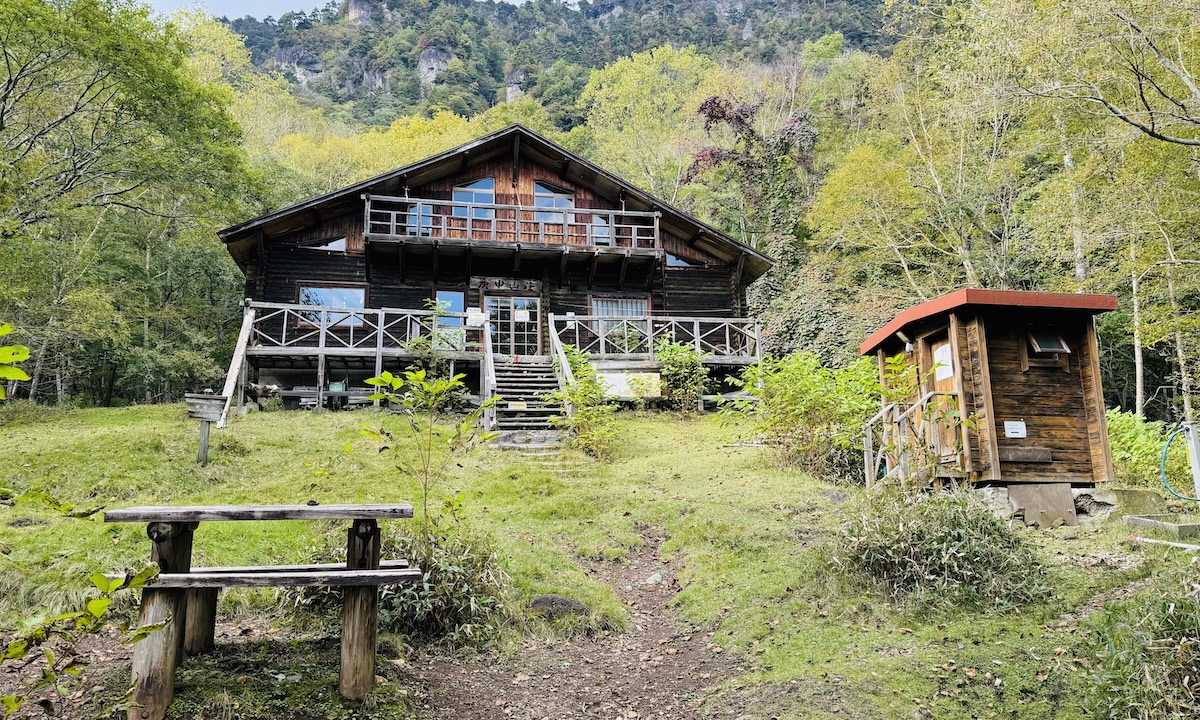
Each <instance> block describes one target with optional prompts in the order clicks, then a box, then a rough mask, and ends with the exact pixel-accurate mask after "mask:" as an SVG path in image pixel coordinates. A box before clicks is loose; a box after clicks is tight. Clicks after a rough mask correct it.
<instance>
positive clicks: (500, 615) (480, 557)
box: [281, 495, 510, 648]
mask: <svg viewBox="0 0 1200 720" xmlns="http://www.w3.org/2000/svg"><path fill="white" fill-rule="evenodd" d="M381 538H382V542H383V545H382V548H381V554H382V555H383V556H384V557H387V558H407V559H408V560H409V561H410V562H411V563H412V566H413V567H416V568H420V570H421V572H422V576H421V579H420V580H418V581H417V582H415V583H412V584H408V585H388V586H384V587H381V588H380V592H379V622H380V629H381V630H383V631H385V632H392V633H399V634H401V635H403V636H404V637H405V640H406V641H407V642H410V643H413V644H421V645H429V644H436V645H442V646H446V647H452V648H459V647H464V646H478V645H482V644H485V643H487V642H489V641H493V640H495V639H496V635H497V633H498V632H499V631H500V630H501V629H502V628H503V627H504V625H505V624H506V623H507V622H509V620H510V616H509V610H508V607H507V605H506V604H505V602H504V593H505V591H506V590H507V588H508V584H509V578H508V575H507V573H505V572H504V570H503V568H502V567H501V565H500V559H499V557H498V556H497V554H496V549H495V543H494V541H493V540H492V538H491V536H490V535H489V534H488V533H487V532H485V531H482V530H479V529H477V528H475V527H473V526H472V525H471V524H470V523H469V522H467V521H466V520H465V519H464V518H463V496H462V495H455V496H453V497H450V496H448V497H446V498H444V500H443V504H442V507H441V508H440V509H439V510H438V512H437V513H436V514H435V516H434V517H433V518H432V522H431V523H430V526H429V535H428V536H427V537H426V536H423V531H422V530H421V529H420V528H419V527H417V526H414V525H411V524H403V525H400V526H397V527H395V528H392V529H390V530H389V532H387V533H383V534H382V535H381ZM313 556H314V558H315V561H317V562H338V561H340V560H341V559H343V558H344V557H345V547H344V536H343V535H342V534H341V533H330V534H328V535H326V537H325V543H324V545H323V546H322V547H321V548H320V549H319V550H317V551H315V553H313ZM281 592H282V595H283V596H284V598H285V601H286V602H287V603H288V604H289V605H291V606H293V607H295V608H297V609H300V610H303V611H306V612H316V613H321V614H324V615H328V616H331V617H332V616H333V615H335V614H336V613H337V612H338V611H339V610H340V608H341V594H340V592H339V591H338V589H337V588H303V589H295V590H292V589H289V590H284V591H281Z"/></svg>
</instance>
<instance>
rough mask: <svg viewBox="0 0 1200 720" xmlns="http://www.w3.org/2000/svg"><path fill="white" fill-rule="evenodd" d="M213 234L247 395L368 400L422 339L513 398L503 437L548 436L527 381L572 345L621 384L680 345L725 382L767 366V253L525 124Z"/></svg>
mask: <svg viewBox="0 0 1200 720" xmlns="http://www.w3.org/2000/svg"><path fill="white" fill-rule="evenodd" d="M219 235H220V237H221V239H222V240H223V241H224V243H225V244H226V247H227V248H228V250H229V252H230V254H231V255H232V256H233V258H234V259H235V260H236V261H237V263H238V266H239V267H240V268H241V269H242V271H243V272H244V273H245V275H246V298H247V300H246V306H245V317H244V320H243V326H242V332H241V336H240V338H239V341H238V347H237V351H236V352H235V357H234V359H233V363H232V364H231V367H230V372H229V378H228V380H227V382H226V388H225V393H224V394H225V395H227V396H231V397H232V398H234V401H235V402H240V401H241V400H240V399H241V398H242V397H243V395H242V391H243V390H244V389H245V387H246V385H247V383H249V382H254V383H256V385H257V386H263V385H270V386H275V387H278V388H280V389H281V394H282V396H283V398H284V401H285V403H287V404H288V406H296V405H299V406H301V407H304V406H317V407H324V406H326V405H329V404H340V405H344V404H347V403H350V404H356V403H360V402H362V401H363V398H364V397H365V395H366V392H365V387H364V385H363V380H364V379H366V378H367V377H369V376H371V375H375V374H378V373H379V372H380V371H382V370H384V369H388V370H393V371H395V370H398V369H401V368H403V367H405V366H407V365H408V364H409V363H411V361H412V359H413V358H414V357H416V354H417V352H418V347H420V346H423V347H425V348H426V349H428V348H432V349H433V350H434V351H435V352H436V353H437V354H438V355H440V356H441V357H444V358H446V359H447V360H449V361H451V362H453V363H454V365H455V370H456V371H457V372H464V373H466V374H467V376H468V382H469V383H471V384H472V385H473V387H474V388H475V389H477V390H478V394H479V396H480V397H490V396H492V395H502V396H503V397H504V398H505V399H506V400H511V401H512V402H511V403H510V404H511V407H508V406H507V405H506V404H505V403H501V405H500V407H499V410H498V411H497V412H498V417H497V418H493V420H492V422H493V423H494V424H495V426H496V427H501V428H504V427H509V428H513V429H515V428H518V427H523V426H528V427H545V426H546V422H545V421H546V420H547V416H548V415H549V414H552V413H553V412H556V411H557V408H552V407H542V403H541V396H542V394H543V393H542V392H536V393H535V392H532V390H531V388H535V387H536V388H541V389H542V390H543V391H544V389H546V388H543V387H542V386H544V385H554V384H561V383H563V382H566V381H567V380H568V378H564V377H563V376H562V375H563V373H562V370H561V367H560V366H561V363H552V362H551V359H552V358H553V357H555V356H561V355H562V354H563V352H564V350H563V348H564V346H566V345H573V346H575V347H576V348H578V349H580V350H583V351H585V352H587V353H589V354H590V357H591V360H592V362H593V365H595V366H596V368H597V370H599V371H601V372H604V373H608V374H609V376H610V377H611V378H613V380H614V381H615V382H614V383H613V384H614V385H617V386H621V385H622V383H621V379H622V377H623V376H624V375H627V374H628V373H635V372H653V371H654V370H655V367H656V366H655V363H654V359H653V347H654V344H655V343H656V342H657V341H658V339H659V338H661V337H664V336H667V335H669V336H671V337H673V338H674V339H675V340H676V341H678V342H686V343H693V344H695V346H696V347H697V348H698V349H699V350H700V351H701V352H702V353H703V355H704V357H705V362H706V363H707V364H709V365H712V366H714V367H716V368H720V369H725V370H726V371H731V370H732V369H734V368H736V367H738V366H741V365H745V364H749V363H751V362H753V361H755V360H756V359H758V357H759V355H760V348H759V328H758V324H757V322H756V321H754V320H752V319H748V318H746V317H745V316H746V314H747V312H746V299H745V298H746V287H747V286H748V285H749V284H750V283H752V282H753V281H754V280H755V279H757V278H758V277H760V276H761V275H762V274H763V273H765V272H766V271H767V270H768V269H769V268H770V267H771V264H772V261H771V260H770V259H769V258H768V257H766V256H765V255H763V254H761V253H759V252H757V251H756V250H754V249H752V248H750V247H747V246H745V245H742V244H741V243H738V242H737V241H735V240H733V239H732V238H730V237H729V236H727V235H725V234H724V233H722V232H720V231H719V230H716V229H715V228H712V227H710V226H709V225H706V224H705V223H703V222H701V221H699V220H697V219H696V218H693V217H691V216H689V215H687V214H686V213H683V212H682V211H680V210H678V209H676V208H674V207H672V206H670V205H669V204H667V203H665V202H663V201H661V200H658V199H657V198H654V197H651V196H650V195H648V194H646V193H645V192H643V191H641V190H639V189H637V188H636V187H634V186H633V185H630V184H629V183H627V182H625V181H623V180H621V179H620V178H618V177H616V176H614V175H612V174H611V173H609V172H607V171H605V170H604V169H602V168H600V167H597V166H596V165H593V164H592V163H590V162H588V161H586V160H584V159H582V158H580V157H578V156H576V155H574V154H573V153H571V152H570V151H568V150H566V149H564V148H562V147H560V146H558V145H556V144H554V143H552V142H550V141H549V140H547V139H545V138H543V137H541V136H540V135H538V134H536V133H534V132H532V131H530V130H528V129H526V128H524V127H522V126H520V125H513V126H511V127H508V128H505V129H504V130H501V131H498V132H495V133H492V134H490V135H487V136H485V137H482V138H479V139H478V140H475V141H473V142H470V143H468V144H466V145H463V146H461V147H457V148H454V149H452V150H448V151H446V152H443V153H440V154H438V155H435V156H433V157H430V158H428V159H425V160H422V161H420V162H416V163H413V164H411V165H408V166H406V167H402V168H399V169H397V170H393V171H391V172H388V173H384V174H383V175H379V176H377V177H374V178H371V179H369V180H365V181H363V182H360V183H358V184H356V185H352V186H350V187H346V188H343V189H341V190H337V191H335V192H331V193H328V194H326V195H322V196H320V197H316V198H312V199H310V200H306V201H304V202H301V203H298V204H296V205H293V206H291V207H288V208H284V209H282V210H278V211H275V212H272V213H270V214H267V215H264V216H262V217H258V218H255V219H253V220H248V221H246V222H244V223H241V224H239V225H235V226H233V227H230V228H227V229H225V230H223V231H221V232H220V233H219ZM432 304H436V307H438V308H439V309H438V310H435V309H433V308H434V305H432ZM485 330H486V331H485ZM555 368H559V369H557V370H556V369H555ZM506 379H507V380H508V381H511V382H510V383H509V384H510V385H511V387H505V380H506ZM526 380H528V382H524V381H526ZM501 391H507V392H501ZM506 416H507V417H506Z"/></svg>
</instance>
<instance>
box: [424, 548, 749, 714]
mask: <svg viewBox="0 0 1200 720" xmlns="http://www.w3.org/2000/svg"><path fill="white" fill-rule="evenodd" d="M661 540H662V539H661V538H658V537H647V538H646V541H647V542H646V544H645V545H644V546H643V547H642V550H641V552H640V553H639V554H638V556H636V557H634V558H632V559H631V560H630V561H629V562H627V563H624V564H615V563H610V564H605V565H597V566H594V567H593V568H592V571H593V572H594V573H595V575H596V576H597V577H599V578H601V579H603V580H604V581H605V582H607V583H609V584H610V585H612V586H613V589H614V590H615V591H616V592H617V594H618V595H619V596H620V597H621V599H622V600H623V601H624V602H625V604H626V605H627V606H628V608H629V622H628V625H627V628H626V631H625V632H624V633H621V634H619V635H614V636H609V637H601V638H591V639H581V640H573V641H569V642H566V641H564V642H559V643H554V644H551V645H532V646H527V647H525V648H524V649H523V651H522V652H521V653H520V655H519V656H518V657H515V658H513V659H512V660H509V661H501V660H498V659H497V658H495V657H487V656H483V657H474V658H468V659H465V660H451V659H446V658H438V657H430V656H418V657H417V658H415V659H414V661H413V673H414V675H415V679H416V681H417V684H418V692H419V693H420V700H421V708H420V713H419V715H420V717H422V718H424V719H427V720H441V719H445V720H483V719H484V718H487V719H488V720H494V719H495V718H514V719H515V720H560V719H566V718H605V719H628V718H638V719H639V720H645V719H647V718H698V717H735V716H736V715H737V713H736V712H735V711H734V710H732V709H731V708H728V707H726V706H725V704H724V703H722V702H720V701H719V696H718V690H719V689H720V686H721V683H722V682H723V681H725V680H727V679H729V678H731V677H734V676H736V675H738V674H740V673H741V672H742V671H743V670H742V669H741V668H739V667H738V663H737V661H736V660H735V659H734V658H731V657H729V655H727V654H726V653H724V652H722V650H721V648H719V647H717V646H715V645H713V644H712V640H711V637H710V634H709V633H705V632H703V631H701V630H699V629H696V628H687V627H686V626H685V625H684V624H683V623H681V622H680V621H679V619H678V616H677V614H676V613H675V612H674V611H673V610H672V609H671V608H670V607H669V603H670V601H671V599H672V598H673V597H674V596H675V593H676V592H678V590H679V587H678V585H677V584H676V583H675V579H674V578H675V575H676V570H677V568H676V567H674V563H667V562H664V561H663V560H662V559H661V558H660V557H659V554H658V547H659V545H660V543H661Z"/></svg>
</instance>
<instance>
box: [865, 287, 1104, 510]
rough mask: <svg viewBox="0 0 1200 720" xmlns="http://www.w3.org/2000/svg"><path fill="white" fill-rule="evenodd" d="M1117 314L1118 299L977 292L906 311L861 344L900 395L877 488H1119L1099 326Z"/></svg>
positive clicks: (882, 439) (868, 464) (869, 470)
mask: <svg viewBox="0 0 1200 720" xmlns="http://www.w3.org/2000/svg"><path fill="white" fill-rule="evenodd" d="M1116 307H1117V299H1116V298H1115V297H1112V296H1108V295H1076V294H1064V293H1042V292H1019V291H1013V290H980V289H974V288H968V289H965V290H959V291H958V292H954V293H951V294H949V295H945V296H943V297H940V298H937V299H935V300H931V301H929V302H926V303H923V304H921V305H917V306H916V307H913V308H909V309H908V310H905V311H904V312H902V313H900V314H899V315H897V316H896V317H895V318H894V319H893V320H892V321H891V322H889V323H887V324H886V325H885V326H883V327H882V328H881V329H880V330H879V331H878V332H876V333H875V334H873V335H872V336H871V337H869V338H868V339H867V340H866V341H865V342H864V343H863V344H862V346H861V348H860V350H861V351H862V353H863V354H864V355H875V356H876V357H877V358H878V360H879V367H880V373H881V376H882V377H883V378H884V384H885V387H887V386H889V385H890V386H891V388H892V392H891V396H890V397H887V398H885V404H884V407H883V409H882V410H881V411H880V413H879V414H878V415H876V417H875V418H874V419H873V420H872V421H871V423H870V425H869V426H868V430H867V434H866V438H865V447H866V452H865V470H866V479H867V483H868V485H872V484H875V483H879V482H893V481H895V482H900V483H907V482H912V481H915V480H918V479H920V480H921V481H925V482H927V481H929V480H930V479H931V478H937V477H943V478H950V477H953V478H964V479H969V480H972V481H975V482H977V483H985V484H996V485H1006V486H1015V485H1019V484H1028V485H1031V486H1032V485H1045V484H1049V485H1054V486H1058V490H1060V491H1061V490H1063V489H1064V488H1065V489H1066V490H1067V491H1068V492H1067V494H1066V496H1065V497H1066V498H1068V499H1069V497H1070V493H1069V488H1070V487H1071V486H1076V487H1079V486H1091V485H1093V484H1095V483H1098V482H1104V481H1107V480H1111V479H1112V478H1113V467H1112V456H1111V453H1110V451H1109V445H1108V430H1107V427H1106V424H1105V415H1104V395H1103V392H1102V389H1101V386H1100V361H1099V353H1098V351H1097V347H1096V330H1095V328H1094V326H1093V320H1092V319H1093V316H1094V315H1096V314H1097V313H1101V312H1105V311H1107V310H1115V309H1116ZM897 356H898V357H899V358H900V359H899V360H892V361H891V362H890V363H889V358H895V357H897ZM907 368H911V371H909V372H903V369H907ZM898 371H899V372H898ZM1030 490H1032V488H1026V489H1025V490H1021V491H1020V492H1027V491H1030ZM1011 492H1013V490H1012V488H1011V487H1010V493H1011ZM1060 497H1061V494H1060ZM1072 512H1073V511H1072Z"/></svg>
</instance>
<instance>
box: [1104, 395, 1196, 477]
mask: <svg viewBox="0 0 1200 720" xmlns="http://www.w3.org/2000/svg"><path fill="white" fill-rule="evenodd" d="M1107 419H1108V442H1109V445H1110V446H1111V448H1112V457H1113V469H1114V470H1115V471H1116V475H1117V480H1118V481H1119V482H1122V483H1127V484H1129V485H1138V486H1141V487H1148V488H1153V489H1157V490H1161V489H1162V486H1163V485H1162V473H1161V470H1162V453H1163V448H1164V447H1166V444H1167V436H1168V435H1169V434H1170V433H1169V432H1168V430H1167V427H1166V424H1165V423H1161V422H1153V421H1147V420H1144V419H1142V418H1139V417H1138V416H1136V415H1134V414H1133V413H1131V412H1123V411H1121V410H1115V409H1114V410H1109V411H1108V418H1107ZM1167 480H1168V481H1170V483H1171V486H1172V487H1174V488H1176V489H1184V490H1186V489H1190V488H1191V480H1192V471H1191V467H1190V466H1189V465H1188V456H1187V443H1186V442H1185V441H1184V438H1183V436H1182V435H1181V436H1179V437H1177V438H1175V440H1174V441H1173V442H1172V443H1171V449H1170V451H1169V453H1168V455H1167ZM1185 494H1190V493H1187V492H1185Z"/></svg>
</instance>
